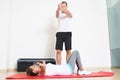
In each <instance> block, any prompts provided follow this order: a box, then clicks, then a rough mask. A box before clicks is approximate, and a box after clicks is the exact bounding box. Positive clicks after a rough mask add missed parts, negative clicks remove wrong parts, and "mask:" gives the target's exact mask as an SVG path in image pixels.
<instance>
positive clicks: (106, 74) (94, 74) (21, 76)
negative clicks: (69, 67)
mask: <svg viewBox="0 0 120 80" xmlns="http://www.w3.org/2000/svg"><path fill="white" fill-rule="evenodd" d="M113 75H114V72H107V71H99V72H92V73H91V74H89V75H77V74H72V75H52V76H27V75H26V74H14V75H11V76H8V77H6V79H41V78H42V79H48V78H49V79H50V78H89V77H109V76H113Z"/></svg>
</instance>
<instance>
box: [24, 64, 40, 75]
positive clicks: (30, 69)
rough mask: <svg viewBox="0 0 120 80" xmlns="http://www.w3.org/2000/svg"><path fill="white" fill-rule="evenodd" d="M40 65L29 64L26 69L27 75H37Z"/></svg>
mask: <svg viewBox="0 0 120 80" xmlns="http://www.w3.org/2000/svg"><path fill="white" fill-rule="evenodd" d="M40 70H41V69H40V67H39V66H37V65H32V66H29V67H28V68H27V69H26V74H27V75H29V76H37V75H38V74H39V73H40Z"/></svg>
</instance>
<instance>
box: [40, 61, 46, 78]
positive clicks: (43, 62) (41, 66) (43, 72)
mask: <svg viewBox="0 0 120 80" xmlns="http://www.w3.org/2000/svg"><path fill="white" fill-rule="evenodd" d="M39 66H40V68H41V70H40V75H42V76H44V75H45V72H46V64H45V61H42V63H39Z"/></svg>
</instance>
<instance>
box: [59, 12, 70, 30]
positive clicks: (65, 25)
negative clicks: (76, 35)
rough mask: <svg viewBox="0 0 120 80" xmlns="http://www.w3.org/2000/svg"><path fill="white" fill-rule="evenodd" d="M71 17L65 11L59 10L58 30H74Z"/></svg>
mask: <svg viewBox="0 0 120 80" xmlns="http://www.w3.org/2000/svg"><path fill="white" fill-rule="evenodd" d="M71 18H72V17H69V16H68V15H66V14H65V13H62V12H61V11H60V12H59V16H58V31H57V32H72V28H71Z"/></svg>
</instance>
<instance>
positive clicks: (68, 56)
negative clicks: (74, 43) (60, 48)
mask: <svg viewBox="0 0 120 80" xmlns="http://www.w3.org/2000/svg"><path fill="white" fill-rule="evenodd" d="M70 56H71V50H66V61H68V60H69V58H70Z"/></svg>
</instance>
